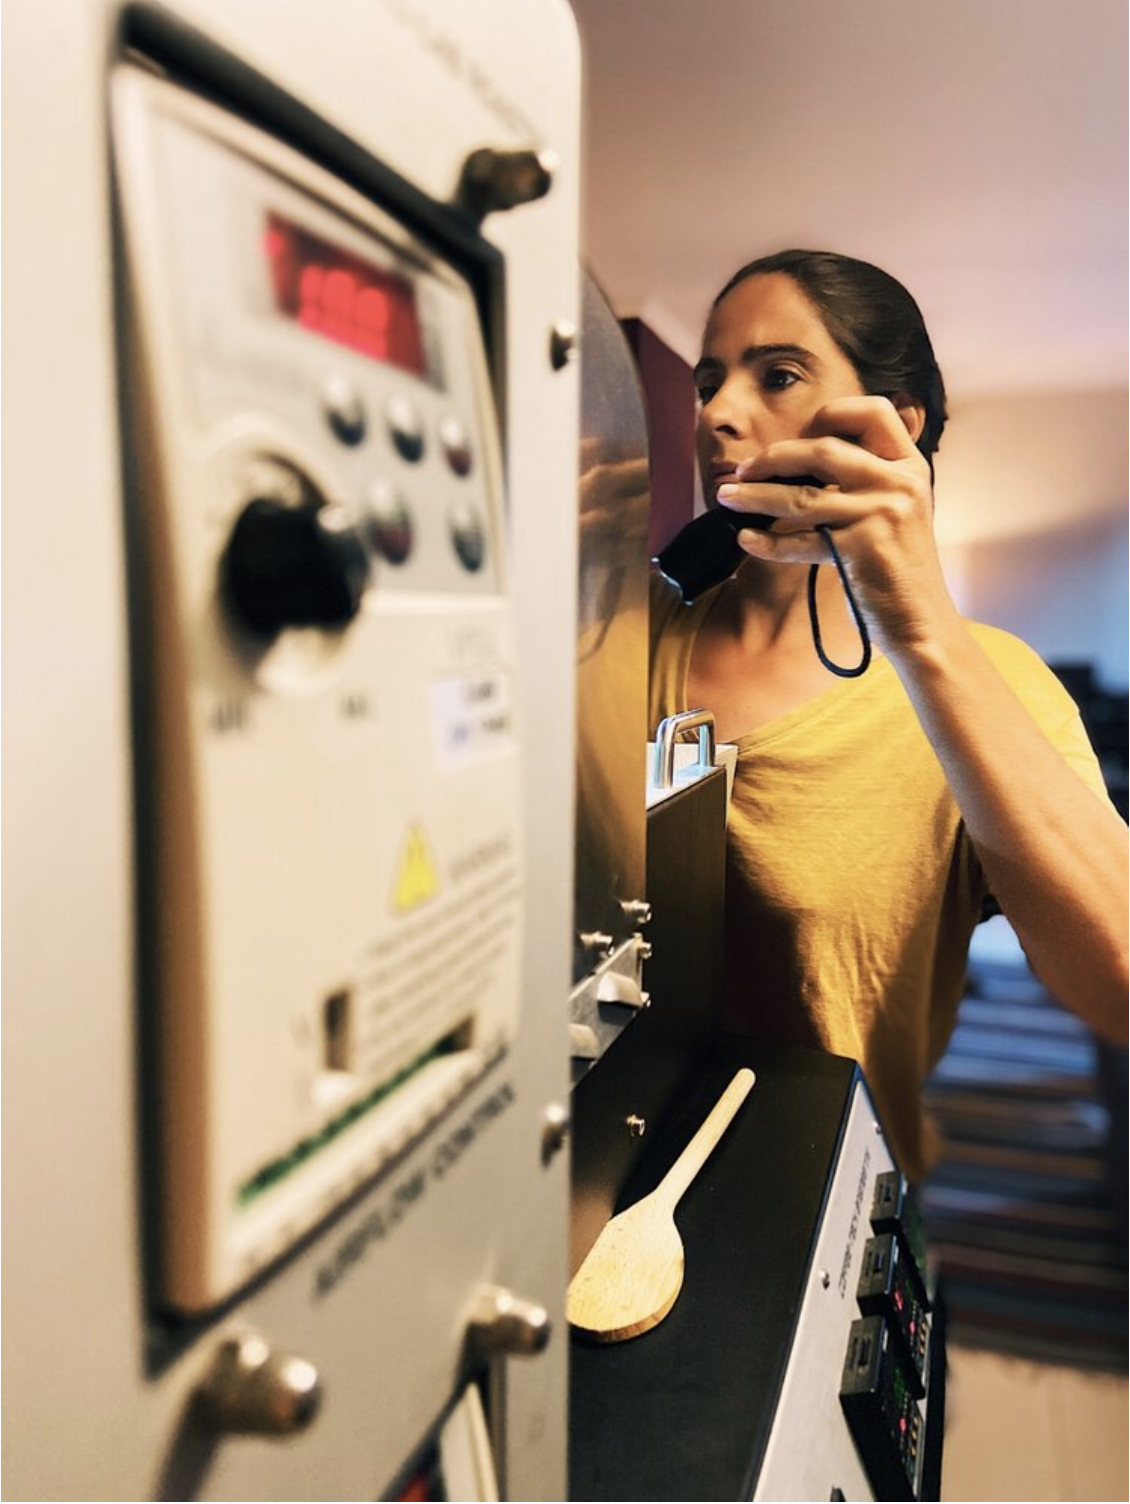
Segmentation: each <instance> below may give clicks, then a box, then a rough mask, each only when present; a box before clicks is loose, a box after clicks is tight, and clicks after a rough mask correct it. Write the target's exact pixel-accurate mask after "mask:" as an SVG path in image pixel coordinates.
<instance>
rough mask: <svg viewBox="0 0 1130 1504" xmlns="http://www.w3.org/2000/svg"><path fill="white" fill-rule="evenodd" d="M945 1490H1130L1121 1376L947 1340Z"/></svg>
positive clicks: (1043, 1494)
mask: <svg viewBox="0 0 1130 1504" xmlns="http://www.w3.org/2000/svg"><path fill="white" fill-rule="evenodd" d="M948 1356H949V1373H948V1381H947V1392H946V1432H945V1443H944V1447H943V1450H942V1498H943V1500H946V1501H958V1500H966V1501H980V1504H988V1501H990V1500H998V1499H999V1500H1024V1501H1036V1500H1042V1499H1056V1500H1076V1499H1078V1500H1091V1501H1100V1500H1125V1499H1127V1498H1130V1467H1128V1464H1127V1403H1128V1391H1127V1380H1126V1377H1125V1376H1119V1375H1114V1374H1104V1373H1090V1372H1087V1371H1085V1370H1081V1369H1073V1368H1056V1367H1052V1366H1050V1365H1047V1364H1042V1363H1031V1362H1026V1361H1024V1360H1022V1359H1018V1358H1003V1357H999V1356H997V1355H996V1354H994V1353H985V1352H977V1351H974V1350H972V1349H970V1348H961V1347H955V1346H953V1345H952V1344H951V1345H950V1346H949V1349H948Z"/></svg>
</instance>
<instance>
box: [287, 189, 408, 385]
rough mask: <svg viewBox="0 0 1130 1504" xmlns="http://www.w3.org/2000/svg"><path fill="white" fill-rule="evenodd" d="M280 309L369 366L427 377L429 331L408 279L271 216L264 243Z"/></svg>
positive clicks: (304, 326)
mask: <svg viewBox="0 0 1130 1504" xmlns="http://www.w3.org/2000/svg"><path fill="white" fill-rule="evenodd" d="M264 244H265V247H266V252H267V259H268V261H269V263H270V269H271V283H272V287H273V289H274V296H275V306H276V307H277V308H278V310H279V312H280V313H283V314H285V315H286V316H287V318H291V319H293V320H294V321H295V322H296V323H298V324H300V325H301V326H302V327H303V328H304V329H309V330H310V331H311V332H312V333H314V334H320V335H322V336H323V338H325V339H329V340H333V341H334V343H335V344H339V345H344V346H346V348H347V349H350V350H356V351H357V352H358V354H360V355H366V356H368V357H369V359H371V360H378V361H381V362H383V363H384V364H386V365H392V366H399V367H400V369H401V370H404V371H410V372H411V373H412V374H413V375H414V376H426V375H427V374H428V372H427V359H426V357H425V353H424V331H423V327H422V325H421V322H420V316H419V312H418V310H417V307H416V289H415V287H414V285H413V284H412V282H411V281H410V280H409V278H407V277H405V276H402V275H400V274H399V273H397V272H390V271H387V270H385V269H384V268H383V267H379V266H375V265H373V263H372V262H370V261H366V260H365V259H364V258H363V257H361V256H356V255H354V254H353V252H352V251H345V250H342V248H341V247H340V246H336V245H333V244H331V243H330V242H329V241H328V240H323V239H322V238H321V236H319V235H314V234H312V233H311V232H310V231H309V230H306V229H304V228H302V226H300V225H296V224H294V223H293V222H292V221H291V220H288V219H284V218H283V217H282V216H281V215H279V214H268V216H267V225H266V231H265V241H264Z"/></svg>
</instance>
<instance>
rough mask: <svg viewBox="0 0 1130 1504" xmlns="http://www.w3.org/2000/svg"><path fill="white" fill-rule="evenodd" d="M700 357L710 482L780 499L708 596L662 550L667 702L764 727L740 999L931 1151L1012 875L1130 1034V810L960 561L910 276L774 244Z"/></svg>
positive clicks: (659, 713)
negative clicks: (971, 999)
mask: <svg viewBox="0 0 1130 1504" xmlns="http://www.w3.org/2000/svg"><path fill="white" fill-rule="evenodd" d="M695 381H696V385H697V388H698V393H699V399H700V403H701V411H700V415H699V421H698V440H697V442H698V457H699V464H700V467H701V471H702V478H703V486H704V489H705V493H706V499H707V504H708V506H710V507H725V508H729V509H731V510H732V511H733V512H734V513H737V514H740V513H749V514H755V515H756V517H757V519H758V525H757V526H755V527H752V528H746V529H744V530H742V531H740V532H739V533H738V542H739V543H740V546H741V549H742V550H743V551H744V553H745V554H746V555H747V556H748V557H747V558H746V559H745V560H744V561H743V562H742V564H741V567H740V568H739V569H738V570H737V572H736V574H734V575H733V577H732V578H730V579H729V580H727V581H725V582H724V583H722V584H721V585H719V586H717V587H716V588H714V589H712V590H710V591H709V592H708V593H707V594H706V595H705V596H703V597H702V598H701V599H699V600H697V601H696V602H695V603H694V604H693V605H691V606H684V605H683V604H682V603H681V601H680V599H679V596H678V593H677V592H676V591H675V590H674V589H673V588H672V587H671V585H670V584H669V583H668V582H667V581H665V580H662V579H658V578H657V580H656V582H655V589H654V595H653V601H652V690H651V715H652V725H653V729H654V726H655V724H656V723H657V722H658V721H659V720H660V719H661V718H662V717H663V716H665V715H668V714H672V713H674V712H675V711H677V710H681V709H686V708H691V707H705V708H707V709H709V710H711V711H713V713H714V716H715V723H716V730H717V734H718V737H719V740H722V741H732V742H736V743H737V745H738V749H739V761H738V771H737V776H736V779H735V787H734V797H733V806H732V809H731V816H730V828H729V843H728V872H727V887H728V893H727V916H726V976H725V987H724V991H725V999H724V1023H725V1026H726V1027H729V1028H732V1029H735V1030H738V1031H744V1032H749V1033H754V1034H757V1035H759V1036H761V1037H764V1038H771V1039H776V1040H779V1041H781V1042H785V1043H795V1044H807V1045H815V1046H818V1047H820V1048H823V1049H827V1050H830V1051H833V1052H834V1053H837V1054H842V1055H848V1056H851V1057H853V1058H855V1059H857V1060H859V1061H860V1062H861V1064H862V1066H863V1069H864V1074H865V1075H866V1077H867V1080H868V1084H869V1086H870V1088H871V1091H872V1094H873V1096H874V1097H875V1100H876V1103H877V1106H878V1108H879V1110H880V1113H881V1115H882V1117H883V1119H884V1123H885V1126H886V1129H887V1133H888V1136H889V1137H890V1139H891V1141H892V1145H893V1147H894V1149H895V1152H896V1155H897V1157H898V1159H899V1162H900V1164H901V1166H902V1168H903V1169H904V1171H905V1172H906V1173H907V1174H908V1175H909V1176H910V1177H911V1178H919V1177H921V1176H922V1175H923V1174H924V1173H925V1171H926V1170H927V1168H928V1166H929V1164H930V1161H931V1157H932V1150H933V1146H932V1144H931V1142H930V1138H929V1133H928V1130H927V1127H926V1124H925V1122H924V1119H923V1113H922V1104H921V1087H922V1083H923V1081H924V1079H925V1077H926V1076H927V1074H928V1073H929V1071H930V1070H931V1068H932V1067H933V1065H934V1063H935V1062H936V1061H937V1059H938V1057H939V1056H940V1055H941V1053H942V1051H943V1050H944V1048H945V1045H946V1043H947V1041H948V1039H949V1036H950V1034H951V1032H952V1029H953V1024H954V1019H955V1014H956V1010H957V1005H958V1002H959V1000H960V997H961V992H962V986H963V981H964V970H965V960H966V951H967V947H968V942H969V938H970V935H971V934H972V931H973V928H974V926H975V924H976V923H977V921H978V919H979V918H980V917H981V915H982V913H983V912H984V908H985V904H986V902H987V901H989V900H990V898H991V899H992V900H995V901H996V903H997V904H998V905H999V906H1000V908H1001V909H1002V910H1003V911H1004V913H1005V914H1006V915H1007V916H1008V918H1009V920H1010V921H1011V923H1012V925H1013V927H1014V929H1015V930H1016V933H1017V935H1018V936H1019V938H1020V940H1021V943H1022V944H1023V946H1024V949H1025V951H1026V953H1027V955H1028V958H1029V960H1030V962H1031V964H1032V967H1033V969H1034V970H1035V971H1036V973H1037V974H1038V975H1039V977H1040V978H1041V979H1042V980H1043V982H1044V983H1045V985H1046V986H1047V987H1048V988H1049V989H1050V990H1051V991H1052V992H1053V993H1054V994H1055V996H1056V997H1058V998H1059V999H1060V1000H1061V1001H1062V1002H1063V1003H1064V1004H1065V1005H1066V1006H1067V1007H1069V1008H1071V1009H1072V1010H1073V1011H1074V1012H1076V1013H1078V1014H1079V1016H1080V1017H1081V1018H1083V1019H1085V1020H1086V1021H1087V1023H1089V1024H1090V1025H1091V1026H1092V1027H1093V1028H1094V1029H1096V1030H1097V1031H1098V1032H1099V1033H1100V1034H1102V1035H1104V1036H1105V1037H1107V1038H1110V1039H1113V1040H1118V1041H1120V1042H1123V1043H1124V1042H1125V1040H1126V997H1127V955H1126V950H1127V937H1126V923H1125V918H1126V906H1127V898H1126V894H1127V862H1126V830H1125V827H1124V825H1123V823H1122V821H1121V819H1120V818H1119V816H1118V814H1117V813H1116V811H1115V810H1114V808H1113V807H1112V806H1111V804H1110V803H1109V800H1107V798H1106V796H1105V792H1104V789H1103V782H1102V778H1101V775H1100V772H1099V769H1098V765H1097V763H1096V760H1095V758H1094V755H1093V753H1092V752H1091V749H1090V746H1089V744H1088V742H1087V738H1086V735H1085V733H1084V731H1083V728H1082V726H1081V724H1080V721H1079V717H1078V714H1077V712H1076V710H1075V707H1074V705H1073V704H1072V703H1071V701H1070V699H1069V698H1068V697H1067V695H1066V693H1065V692H1064V691H1063V690H1062V688H1061V687H1060V685H1059V683H1058V681H1057V680H1056V679H1055V677H1054V675H1052V673H1051V672H1050V671H1049V670H1048V669H1047V668H1046V667H1045V666H1044V665H1043V664H1042V663H1041V662H1040V660H1039V659H1038V658H1037V657H1036V655H1035V654H1034V653H1032V652H1031V651H1030V650H1029V649H1028V648H1026V647H1025V646H1024V645H1023V644H1022V643H1020V642H1019V641H1018V640H1017V639H1015V638H1013V637H1011V636H1009V635H1008V634H1006V633H1003V632H1000V631H998V630H995V629H993V628H989V627H984V626H978V625H976V624H973V623H970V622H967V621H965V620H963V619H962V618H961V616H960V615H959V613H958V611H957V609H956V607H955V605H954V603H953V601H952V599H951V597H950V595H949V592H948V590H947V588H946V584H945V580H944V578H943V575H942V570H941V567H940V564H939V560H938V554H937V550H936V547H935V543H934V538H933V530H932V513H933V494H932V484H931V483H932V478H933V476H932V464H931V456H932V455H933V453H934V451H935V449H936V448H937V446H938V441H939V439H940V437H941V432H942V428H943V426H944V423H945V416H946V414H945V396H944V389H943V385H942V379H941V375H940V372H939V371H938V367H937V364H936V362H935V360H934V355H933V350H932V348H931V345H930V340H929V336H928V335H927V332H926V329H925V327H924V324H923V321H922V317H921V314H920V312H919V310H918V307H917V305H916V304H915V303H914V300H913V299H912V298H911V297H910V295H909V294H908V293H907V292H906V290H905V288H903V287H902V286H901V285H900V284H899V283H898V282H896V281H895V280H894V279H893V278H891V277H888V276H887V275H886V274H885V273H883V272H881V271H879V270H878V268H876V267H872V266H869V265H868V264H867V263H864V262H859V261H854V260H851V259H849V258H846V257H841V256H834V255H829V254H825V253H817V252H805V251H790V252H784V253H782V254H780V255H778V256H772V257H767V258H764V259H762V260H760V261H756V262H753V263H751V264H750V265H749V266H747V267H744V268H743V269H742V270H741V271H740V272H739V273H738V274H737V275H736V276H735V277H734V278H733V279H732V280H731V281H730V282H729V283H728V284H727V285H726V287H725V288H724V289H723V290H722V292H721V293H720V294H719V296H718V298H717V299H716V301H715V303H714V305H713V308H712V311H711V314H710V318H709V321H708V323H707V326H706V332H705V336H704V341H703V352H702V359H701V360H700V361H699V363H698V366H697V367H696V369H695ZM817 529H824V531H818V530H817ZM829 535H830V537H831V539H832V541H834V544H835V548H836V550H837V551H838V553H839V555H840V558H841V560H842V565H843V569H844V572H845V574H846V578H847V581H848V582H849V585H850V590H851V593H852V596H853V597H854V600H855V603H856V606H857V609H858V611H859V613H860V615H861V617H862V620H863V623H864V624H865V630H866V631H867V632H868V633H869V635H870V638H871V642H872V644H873V647H874V649H875V659H874V661H873V662H872V664H871V666H870V667H869V668H868V669H867V671H866V672H865V673H863V674H861V675H860V676H859V677H854V678H839V679H838V678H834V677H832V676H831V675H830V674H829V671H828V668H827V667H825V662H829V663H830V664H831V665H834V664H837V663H838V664H851V663H853V662H855V661H857V660H858V659H859V656H860V635H859V628H858V626H857V624H856V622H855V621H853V618H852V616H851V614H850V612H849V611H848V609H847V608H846V606H845V595H844V590H843V587H842V585H841V581H840V578H839V576H838V574H837V571H836V569H834V568H828V567H824V568H820V569H818V570H817V571H816V573H815V579H814V586H813V592H814V599H813V602H812V619H811V620H810V607H809V602H808V588H809V574H810V570H811V566H813V565H827V564H828V562H829V559H830V557H831V555H830V549H829ZM817 620H818V622H819V633H820V638H821V643H822V649H821V651H822V654H823V659H824V661H822V660H821V658H819V657H818V656H817V654H816V652H814V648H813V626H814V625H815V623H816V621H817Z"/></svg>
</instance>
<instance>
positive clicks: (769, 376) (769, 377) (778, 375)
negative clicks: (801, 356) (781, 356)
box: [763, 366, 800, 392]
mask: <svg viewBox="0 0 1130 1504" xmlns="http://www.w3.org/2000/svg"><path fill="white" fill-rule="evenodd" d="M799 380H800V377H799V375H798V374H797V373H796V371H791V370H789V368H788V367H787V366H771V367H770V368H769V370H768V371H766V373H765V376H764V378H763V381H764V385H765V388H766V390H767V391H770V392H783V391H785V390H786V389H787V388H788V387H790V386H793V385H795V383H796V382H798V381H799Z"/></svg>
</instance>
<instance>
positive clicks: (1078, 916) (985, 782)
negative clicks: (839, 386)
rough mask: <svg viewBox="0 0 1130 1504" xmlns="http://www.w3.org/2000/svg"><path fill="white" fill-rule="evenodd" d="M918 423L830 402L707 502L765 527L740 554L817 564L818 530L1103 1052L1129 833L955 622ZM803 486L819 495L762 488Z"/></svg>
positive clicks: (750, 535) (883, 409)
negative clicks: (829, 535)
mask: <svg viewBox="0 0 1130 1504" xmlns="http://www.w3.org/2000/svg"><path fill="white" fill-rule="evenodd" d="M916 421H917V409H914V408H913V407H910V408H907V409H905V410H896V408H895V407H894V405H893V404H892V403H890V402H889V401H887V400H886V399H885V398H880V397H859V398H855V397H851V398H843V399H838V400H837V401H835V402H832V403H829V404H828V405H827V407H825V408H824V409H822V411H821V413H820V414H818V415H817V419H816V421H815V422H814V423H813V425H812V426H811V428H810V430H809V432H808V434H807V435H806V436H805V437H804V438H801V439H796V440H788V441H785V442H782V443H777V444H771V445H769V446H768V447H767V448H766V449H765V450H764V451H763V452H762V453H761V454H760V455H759V456H758V458H757V459H756V460H752V461H750V462H749V463H748V464H747V465H744V466H742V467H741V468H740V469H739V471H738V478H739V482H740V484H737V485H732V486H726V487H723V488H722V489H720V491H719V493H718V496H719V500H720V501H721V502H723V503H724V504H729V505H735V504H736V505H738V506H739V507H740V509H741V510H745V511H751V512H770V513H772V514H773V515H774V516H776V517H777V519H778V520H777V522H775V523H774V525H773V528H772V530H771V531H770V532H768V533H765V532H756V531H753V530H749V531H744V532H742V533H741V534H740V542H741V544H742V546H743V548H745V549H746V551H747V552H748V553H750V554H752V555H754V556H755V557H757V558H762V559H767V560H773V561H778V562H821V563H822V562H826V560H827V549H826V545H825V543H824V540H823V539H822V538H821V537H820V535H819V534H816V533H815V532H814V531H813V530H814V528H815V527H816V526H817V525H818V524H826V525H828V526H830V527H832V528H834V529H835V530H836V543H837V547H838V548H839V551H840V554H841V556H842V557H843V560H844V563H845V565H846V568H847V572H848V576H849V579H850V580H851V584H852V589H853V591H854V592H855V594H856V598H857V600H858V602H859V605H860V608H861V609H862V611H863V614H864V616H865V618H866V620H867V624H868V627H869V629H870V631H871V633H872V636H873V638H874V639H875V641H876V643H877V644H878V645H879V646H881V647H882V649H883V650H884V652H885V653H886V654H887V656H888V657H889V658H890V659H891V661H892V664H893V666H894V667H895V669H896V671H897V672H898V674H899V677H900V678H901V680H902V682H903V685H904V686H905V688H906V691H907V693H908V695H909V696H910V699H911V702H912V703H913V705H914V708H915V711H916V713H917V715H918V719H919V721H920V722H921V724H922V727H923V729H924V731H925V732H926V735H927V736H928V737H929V739H930V742H931V744H932V745H933V748H934V751H935V753H936V754H937V757H938V760H939V761H940V763H941V765H942V768H943V770H944V771H945V774H946V778H947V780H948V782H949V784H950V787H951V789H952V790H953V793H954V797H955V799H956V800H957V803H958V806H959V808H960V810H961V813H962V817H963V819H964V821H965V825H966V829H967V830H968V832H969V835H970V838H971V839H972V841H973V844H974V846H975V847H976V850H977V852H978V855H979V857H980V859H981V862H982V865H983V867H984V871H985V875H986V878H987V880H988V883H989V886H990V888H991V890H992V892H993V895H994V896H995V898H996V899H997V901H998V903H999V904H1000V906H1001V908H1002V909H1003V911H1004V913H1005V914H1006V915H1007V916H1008V918H1009V920H1010V922H1011V923H1012V925H1013V927H1014V929H1015V930H1016V932H1017V935H1018V936H1019V938H1020V941H1021V944H1022V945H1023V946H1024V949H1025V951H1026V953H1027V955H1028V958H1029V960H1030V962H1031V964H1032V967H1033V969H1034V970H1035V972H1036V973H1037V975H1038V976H1039V977H1040V978H1041V980H1042V981H1043V982H1044V983H1045V984H1046V985H1047V986H1048V988H1049V989H1050V990H1051V991H1052V992H1053V993H1054V994H1055V996H1056V997H1058V998H1059V999H1060V1001H1061V1002H1062V1003H1063V1004H1064V1005H1065V1006H1067V1007H1068V1008H1070V1009H1072V1011H1074V1012H1076V1013H1078V1014H1079V1015H1080V1017H1082V1018H1084V1019H1085V1020H1086V1021H1087V1022H1088V1023H1089V1024H1090V1025H1091V1026H1092V1027H1094V1028H1095V1029H1096V1030H1097V1031H1098V1032H1099V1033H1101V1034H1102V1035H1104V1036H1105V1037H1106V1038H1109V1039H1112V1040H1115V1041H1117V1042H1119V1043H1123V1044H1124V1043H1125V1042H1126V1040H1127V987H1128V960H1127V907H1128V901H1130V900H1128V892H1127V887H1128V884H1127V832H1126V827H1125V826H1124V825H1123V823H1122V821H1121V819H1120V818H1119V816H1118V814H1117V812H1116V811H1115V810H1114V808H1113V806H1111V805H1110V804H1109V802H1107V801H1105V800H1104V799H1102V798H1100V797H1098V796H1097V795H1096V793H1095V792H1094V791H1093V790H1092V789H1091V788H1089V787H1088V786H1087V785H1086V784H1085V783H1084V782H1083V780H1082V779H1081V778H1080V777H1079V775H1078V774H1077V772H1076V771H1075V770H1074V769H1073V768H1072V767H1070V766H1069V765H1068V764H1067V763H1066V762H1065V761H1064V759H1063V757H1062V756H1061V755H1060V753H1059V752H1058V751H1057V750H1056V748H1055V747H1054V746H1053V745H1052V744H1051V742H1050V741H1049V740H1048V739H1047V737H1046V736H1045V735H1044V733H1043V732H1042V731H1041V729H1040V728H1039V726H1038V725H1037V724H1036V722H1035V721H1034V720H1033V718H1032V717H1031V715H1030V714H1029V713H1028V711H1027V709H1026V708H1025V706H1024V705H1023V704H1022V703H1021V701H1020V700H1019V698H1018V697H1017V696H1016V695H1015V694H1014V693H1013V691H1012V689H1011V688H1010V687H1009V685H1008V683H1007V682H1006V681H1005V679H1004V678H1003V676H1002V675H1001V674H1000V672H999V671H998V670H997V668H996V667H995V665H994V664H993V663H992V661H991V660H990V659H989V657H988V656H987V654H986V653H985V652H984V650H983V649H982V647H981V645H980V644H979V643H978V642H977V641H976V639H975V638H974V636H973V635H972V633H971V632H970V631H969V629H968V627H967V626H966V625H965V623H964V622H963V621H962V620H961V617H960V616H959V614H958V611H957V608H956V607H955V605H954V603H953V600H952V599H951V597H950V595H949V591H948V589H947V587H946V584H945V580H944V577H943V573H942V568H941V563H940V560H939V559H938V554H937V548H936V546H935V543H934V537H933V495H932V489H931V484H930V475H929V467H928V465H927V463H926V461H925V460H924V459H923V458H922V456H921V455H920V454H919V452H918V450H917V449H916V448H915V446H914V442H913V438H914V435H915V427H916ZM790 475H797V476H800V475H813V476H815V477H817V478H818V479H819V480H820V481H821V482H823V483H824V488H823V489H821V488H818V487H815V486H803V485H802V486H794V485H785V484H774V483H773V482H772V480H771V479H770V477H774V476H781V477H783V478H787V477H788V476H790Z"/></svg>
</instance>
